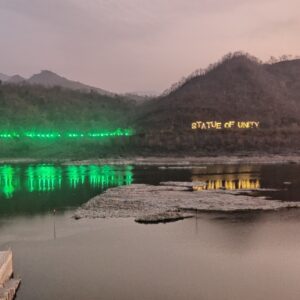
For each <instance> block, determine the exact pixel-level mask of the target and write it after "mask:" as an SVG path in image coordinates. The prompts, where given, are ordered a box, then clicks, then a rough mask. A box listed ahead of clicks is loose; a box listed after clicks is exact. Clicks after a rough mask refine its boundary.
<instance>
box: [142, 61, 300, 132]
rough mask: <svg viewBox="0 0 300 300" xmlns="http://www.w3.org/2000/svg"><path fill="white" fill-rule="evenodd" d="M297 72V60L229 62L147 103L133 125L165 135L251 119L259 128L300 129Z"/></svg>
mask: <svg viewBox="0 0 300 300" xmlns="http://www.w3.org/2000/svg"><path fill="white" fill-rule="evenodd" d="M288 65H293V67H294V68H289V67H288ZM297 72H298V73H297ZM299 72H300V61H298V60H297V61H290V62H282V63H278V64H275V65H264V64H260V63H258V62H256V61H254V60H251V59H250V58H248V57H247V56H233V57H231V58H229V59H226V60H224V61H222V62H221V63H220V64H218V65H216V66H215V67H214V68H213V69H211V70H209V71H207V73H205V74H203V75H199V76H196V77H194V78H192V79H190V80H188V81H186V82H185V83H184V84H183V85H182V86H180V87H179V88H178V89H176V90H174V91H172V92H171V93H170V94H169V95H167V96H164V97H160V98H158V99H155V100H152V101H150V102H148V103H147V104H146V105H145V106H144V107H143V109H142V110H141V111H140V116H139V118H138V120H137V124H138V125H140V126H141V128H153V127H155V128H157V129H162V128H164V129H170V130H172V128H174V127H176V129H179V128H180V129H188V128H190V123H191V122H193V121H196V120H231V119H234V120H252V119H253V120H259V121H261V124H262V126H264V127H270V126H282V125H290V124H292V123H296V124H300V114H299V112H300V102H299V100H298V99H299V96H300V76H299Z"/></svg>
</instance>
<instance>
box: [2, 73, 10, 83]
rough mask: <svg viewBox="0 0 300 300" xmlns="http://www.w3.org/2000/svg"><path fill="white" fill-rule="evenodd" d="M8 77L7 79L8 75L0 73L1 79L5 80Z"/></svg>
mask: <svg viewBox="0 0 300 300" xmlns="http://www.w3.org/2000/svg"><path fill="white" fill-rule="evenodd" d="M8 79H9V76H7V75H5V74H2V73H0V80H1V81H7V80H8Z"/></svg>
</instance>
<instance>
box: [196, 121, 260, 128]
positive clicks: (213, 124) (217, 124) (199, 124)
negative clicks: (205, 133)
mask: <svg viewBox="0 0 300 300" xmlns="http://www.w3.org/2000/svg"><path fill="white" fill-rule="evenodd" d="M259 125H260V123H259V122H258V121H226V122H222V121H196V122H193V123H192V125H191V127H192V129H193V130H196V129H200V130H211V129H213V130H220V129H236V128H238V129H256V128H259Z"/></svg>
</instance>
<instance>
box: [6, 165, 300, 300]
mask: <svg viewBox="0 0 300 300" xmlns="http://www.w3.org/2000/svg"><path fill="white" fill-rule="evenodd" d="M169 180H174V181H205V182H206V187H205V188H206V189H215V188H226V189H239V190H243V189H249V188H251V189H256V188H268V189H270V188H277V189H279V191H276V192H275V191H273V192H272V191H266V192H264V194H265V195H267V196H268V197H270V198H279V199H282V200H290V201H299V200H300V166H299V165H276V166H259V165H254V166H249V165H239V166H237V165H232V166H231V165H229V166H221V165H213V166H207V167H206V168H193V169H178V168H157V167H149V168H142V167H134V166H124V167H113V166H94V165H88V166H60V165H43V164H39V165H0V249H5V248H7V247H11V248H12V249H13V251H14V258H15V260H14V265H15V275H17V276H20V277H21V278H22V286H21V288H20V290H19V293H18V297H17V299H25V300H35V299H39V300H41V299H45V300H48V299H49V300H50V299H51V300H52V299H54V298H55V299H60V300H64V299H66V300H69V299H89V300H94V299H95V300H96V299H228V300H229V299H230V300H232V299H239V300H240V299H246V300H247V299H249V300H250V299H264V300H265V299H275V300H277V299H299V297H300V285H299V283H298V281H299V277H300V210H288V211H281V212H274V213H247V214H230V215H226V214H198V217H197V218H195V219H188V220H184V221H180V222H176V223H170V224H160V225H140V224H136V223H134V221H133V219H108V220H106V219H100V220H79V221H75V220H73V219H72V218H71V216H72V212H73V210H74V209H75V208H76V207H77V206H78V205H80V204H82V203H84V202H86V201H87V200H88V199H90V198H91V197H93V196H94V195H97V194H99V193H101V192H102V191H104V190H105V189H107V188H109V187H113V186H119V185H124V184H130V183H152V184H158V183H159V182H161V181H169ZM197 192H199V193H201V190H199V191H197ZM54 209H56V211H57V213H56V215H53V210H54Z"/></svg>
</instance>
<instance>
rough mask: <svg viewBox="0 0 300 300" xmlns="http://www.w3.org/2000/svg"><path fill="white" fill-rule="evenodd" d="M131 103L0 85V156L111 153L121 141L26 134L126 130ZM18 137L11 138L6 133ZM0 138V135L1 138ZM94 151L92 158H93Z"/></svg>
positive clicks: (49, 90) (58, 89) (39, 88)
mask: <svg viewBox="0 0 300 300" xmlns="http://www.w3.org/2000/svg"><path fill="white" fill-rule="evenodd" d="M134 103H135V102H134V101H132V100H129V99H126V98H122V97H117V96H114V97H110V96H107V95H100V94H98V93H95V92H90V93H83V92H78V91H73V90H67V89H62V88H59V87H55V88H45V87H42V86H30V85H15V84H2V85H0V135H2V138H0V157H8V156H9V157H12V156H17V157H21V156H25V157H28V156H30V157H32V156H33V157H40V156H42V157H53V156H54V157H55V156H64V157H65V156H67V157H70V156H72V157H73V156H76V157H77V156H79V157H83V156H89V155H98V154H99V153H102V154H103V153H104V152H105V153H106V155H108V154H109V153H114V151H116V150H117V148H118V147H117V146H116V143H118V142H120V143H121V144H120V146H121V147H122V139H121V138H118V139H113V138H106V139H105V138H103V139H100V138H99V139H97V138H94V139H92V138H89V139H79V138H74V139H70V138H69V139H55V138H53V139H47V140H46V139H34V138H32V139H30V138H26V139H24V138H19V137H18V136H19V134H23V135H24V133H25V132H33V133H35V132H39V133H56V132H59V133H62V134H64V135H66V134H68V133H70V132H71V133H85V135H87V133H90V132H92V133H97V132H107V131H115V130H117V129H118V128H128V127H129V126H130V123H129V119H130V118H131V115H132V113H133V109H134V107H135V104H134ZM14 132H16V133H18V135H17V136H16V137H13V138H6V139H5V138H3V137H5V136H6V135H7V134H11V133H14ZM0 137H1V136H0ZM95 153H97V154H95Z"/></svg>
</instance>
